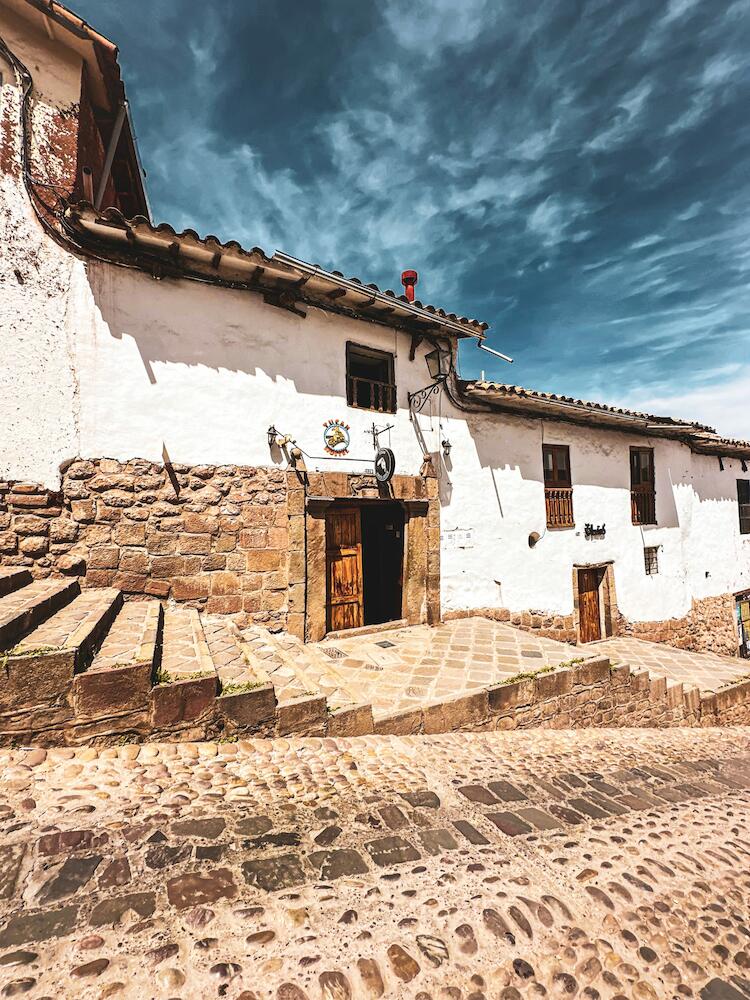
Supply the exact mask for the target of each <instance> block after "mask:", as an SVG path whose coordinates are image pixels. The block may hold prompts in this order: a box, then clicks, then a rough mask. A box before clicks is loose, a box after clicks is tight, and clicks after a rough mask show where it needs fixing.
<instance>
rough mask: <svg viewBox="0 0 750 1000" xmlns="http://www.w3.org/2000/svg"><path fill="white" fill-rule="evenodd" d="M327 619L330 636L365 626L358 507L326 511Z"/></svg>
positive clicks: (335, 508) (334, 508)
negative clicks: (333, 633)
mask: <svg viewBox="0 0 750 1000" xmlns="http://www.w3.org/2000/svg"><path fill="white" fill-rule="evenodd" d="M326 577H327V586H328V591H327V604H326V618H327V627H328V631H329V632H335V631H338V630H339V629H345V628H357V627H358V626H360V625H363V624H364V616H363V600H362V590H363V588H362V528H361V523H360V517H359V508H358V507H332V508H331V509H330V510H328V511H326Z"/></svg>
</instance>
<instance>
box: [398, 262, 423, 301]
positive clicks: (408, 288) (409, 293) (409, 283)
mask: <svg viewBox="0 0 750 1000" xmlns="http://www.w3.org/2000/svg"><path fill="white" fill-rule="evenodd" d="M418 281H419V275H418V274H417V272H416V271H411V270H410V271H402V272H401V284H402V285H403V286H404V293H405V295H406V297H407V299H408V300H409V302H413V301H414V286H415V285H416V283H417V282H418Z"/></svg>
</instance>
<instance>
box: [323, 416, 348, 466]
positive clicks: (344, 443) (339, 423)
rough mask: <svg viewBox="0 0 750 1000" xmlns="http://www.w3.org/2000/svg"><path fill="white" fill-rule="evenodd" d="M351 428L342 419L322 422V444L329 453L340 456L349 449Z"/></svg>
mask: <svg viewBox="0 0 750 1000" xmlns="http://www.w3.org/2000/svg"><path fill="white" fill-rule="evenodd" d="M350 430H351V428H350V427H349V424H345V423H344V421H343V420H326V422H325V423H324V424H323V444H324V446H325V450H326V451H327V452H328V454H329V455H336V456H337V457H339V458H340V457H341V456H342V455H346V454H347V453H348V451H349V442H350V440H351V439H350V435H349V431H350Z"/></svg>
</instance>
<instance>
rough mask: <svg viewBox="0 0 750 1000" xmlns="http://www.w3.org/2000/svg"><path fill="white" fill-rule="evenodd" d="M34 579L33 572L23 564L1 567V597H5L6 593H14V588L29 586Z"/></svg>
mask: <svg viewBox="0 0 750 1000" xmlns="http://www.w3.org/2000/svg"><path fill="white" fill-rule="evenodd" d="M33 579H34V577H33V576H32V575H31V572H30V571H29V570H27V569H23V567H21V566H9V567H8V568H7V569H0V597H5V595H6V594H12V593H13V591H14V590H20V589H21V587H26V586H28V585H29V584H30V583H31V582H32V580H33Z"/></svg>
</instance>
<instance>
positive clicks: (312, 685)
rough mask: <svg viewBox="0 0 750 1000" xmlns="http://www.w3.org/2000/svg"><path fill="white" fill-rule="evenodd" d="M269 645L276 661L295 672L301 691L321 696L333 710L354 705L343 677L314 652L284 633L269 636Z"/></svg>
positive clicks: (350, 692)
mask: <svg viewBox="0 0 750 1000" xmlns="http://www.w3.org/2000/svg"><path fill="white" fill-rule="evenodd" d="M269 641H270V642H271V643H272V644H273V646H274V648H275V650H276V655H277V656H278V657H279V659H280V660H281V661H282V662H283V663H285V664H288V666H289V668H290V669H291V670H294V671H295V673H296V676H297V678H298V681H299V683H300V684H301V685H304V689H305V691H307V692H311V693H316V694H322V695H324V696H325V697H326V699H327V700H328V702H329V704H330V705H331V707H336V708H338V707H340V706H342V705H351V704H354V703H356V702H357V701H358V698H357V694H356V692H355V691H354V690H353V688H352V687H351V684H350V683H349V682H348V679H347V677H346V675H345V673H344V672H343V671H342V670H340V669H339V668H337V667H336V666H335V663H334V661H333V660H332V659H330V658H329V657H328V656H326V655H325V654H324V653H322V652H321V651H320V650H319V649H318V648H316V647H315V646H313V645H310V644H305V643H303V642H302V641H301V640H300V639H298V638H297V637H296V636H292V635H288V634H286V633H284V632H282V633H279V634H278V635H274V634H269Z"/></svg>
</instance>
